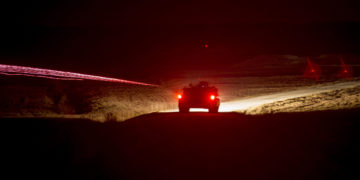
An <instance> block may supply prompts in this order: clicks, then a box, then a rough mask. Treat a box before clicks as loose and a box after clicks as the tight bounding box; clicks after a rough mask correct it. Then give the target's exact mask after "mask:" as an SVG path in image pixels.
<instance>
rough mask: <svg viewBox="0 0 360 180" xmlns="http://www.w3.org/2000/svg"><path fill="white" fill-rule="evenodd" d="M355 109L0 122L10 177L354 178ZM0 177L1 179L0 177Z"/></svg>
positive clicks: (359, 161) (357, 146) (358, 123)
mask: <svg viewBox="0 0 360 180" xmlns="http://www.w3.org/2000/svg"><path fill="white" fill-rule="evenodd" d="M359 115H360V111H359V110H350V111H336V112H333V111H332V112H313V113H291V114H276V115H264V116H245V115H241V114H236V113H219V114H215V115H214V114H207V113H190V114H179V113H164V114H149V115H144V116H140V117H137V118H134V119H131V120H128V121H126V122H123V123H96V122H92V121H88V120H80V119H70V120H69V119H2V120H1V122H2V125H1V138H2V140H1V149H2V151H3V153H2V154H1V156H2V157H1V159H2V165H3V167H2V168H1V169H2V170H1V171H2V173H1V176H7V175H11V176H10V177H11V179H13V178H16V177H19V176H26V177H28V178H30V177H33V178H49V179H54V178H59V179H75V178H76V179H358V178H359V177H360V176H359V167H360V166H359V165H360V155H359V153H360V141H359V137H360V131H359V130H360V119H359ZM2 179H3V178H2Z"/></svg>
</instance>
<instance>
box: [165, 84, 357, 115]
mask: <svg viewBox="0 0 360 180" xmlns="http://www.w3.org/2000/svg"><path fill="white" fill-rule="evenodd" d="M357 86H360V81H351V82H338V83H333V84H330V85H329V84H325V85H318V86H314V87H305V88H301V89H298V90H292V91H286V92H280V93H271V94H269V95H262V96H257V97H252V98H243V99H239V100H232V101H227V102H222V103H221V105H220V108H219V112H246V111H248V110H250V109H256V108H258V107H260V106H264V105H266V104H271V103H275V102H279V101H284V100H288V99H294V98H298V97H307V96H312V95H315V94H321V93H325V92H332V91H336V90H342V89H349V88H354V87H357ZM358 93H360V92H358ZM349 100H350V101H351V100H354V101H355V99H349ZM300 105H301V104H299V106H300ZM283 106H284V107H283V108H284V109H285V108H287V107H286V104H283ZM325 106H326V105H325ZM341 108H342V107H340V106H339V107H338V109H341ZM324 109H326V107H324ZM324 109H323V110H324ZM314 110H316V109H314ZM177 111H178V110H177V109H172V110H167V111H164V112H177ZM191 111H192V112H206V111H207V110H206V109H197V108H194V109H191ZM298 111H301V109H300V110H298ZM252 112H253V113H263V112H262V111H261V110H258V111H252ZM280 112H281V111H280Z"/></svg>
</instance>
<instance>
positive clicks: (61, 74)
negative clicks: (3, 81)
mask: <svg viewBox="0 0 360 180" xmlns="http://www.w3.org/2000/svg"><path fill="white" fill-rule="evenodd" d="M0 74H3V75H11V76H12V75H22V76H29V77H40V78H47V79H58V80H95V81H107V82H116V83H125V84H136V85H143V86H156V85H153V84H148V83H142V82H136V81H129V80H124V79H116V78H109V77H102V76H95V75H89V74H80V73H74V72H66V71H57V70H51V69H42V68H34V67H25V66H14V65H5V64H0Z"/></svg>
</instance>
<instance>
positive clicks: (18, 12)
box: [0, 0, 360, 77]
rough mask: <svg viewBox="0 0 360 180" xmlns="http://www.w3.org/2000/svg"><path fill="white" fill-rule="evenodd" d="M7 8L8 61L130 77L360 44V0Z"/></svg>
mask: <svg viewBox="0 0 360 180" xmlns="http://www.w3.org/2000/svg"><path fill="white" fill-rule="evenodd" d="M0 8H1V9H0V10H1V12H0V15H1V18H0V20H1V34H0V38H1V42H0V63H7V64H18V65H28V66H39V67H48V68H53V69H63V70H70V71H80V72H85V73H95V74H103V75H111V76H120V77H122V76H129V77H131V76H144V75H148V74H151V73H152V72H165V71H169V72H172V71H173V70H186V69H206V68H209V69H214V68H221V67H223V66H226V65H228V64H231V63H234V62H236V61H241V60H242V59H244V58H245V57H247V56H251V55H256V54H298V55H309V56H311V55H316V54H326V53H359V50H360V45H359V43H360V35H359V32H360V3H359V1H349V0H341V1H340V0H337V1H331V0H329V1H325V0H320V1H316V0H313V1H304V0H303V1H285V0H280V1H276V0H275V1H274V0H273V1H265V0H262V1H256V0H252V1H234V2H231V1H220V0H218V1H188V2H186V1H169V0H167V1H135V0H131V1H115V0H83V1H75V0H51V1H49V0H41V1H16V0H14V1H11V2H7V3H3V2H2V4H1V6H0ZM205 43H207V44H208V45H209V48H207V49H205V48H204V47H203V46H204V44H205Z"/></svg>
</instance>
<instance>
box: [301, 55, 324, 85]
mask: <svg viewBox="0 0 360 180" xmlns="http://www.w3.org/2000/svg"><path fill="white" fill-rule="evenodd" d="M306 61H307V66H306V69H305V71H304V73H303V77H305V78H309V79H316V80H319V78H320V76H321V72H322V71H321V68H320V66H319V65H317V64H315V63H313V62H311V60H310V58H308V57H307V58H306Z"/></svg>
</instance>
